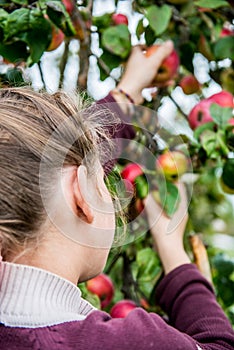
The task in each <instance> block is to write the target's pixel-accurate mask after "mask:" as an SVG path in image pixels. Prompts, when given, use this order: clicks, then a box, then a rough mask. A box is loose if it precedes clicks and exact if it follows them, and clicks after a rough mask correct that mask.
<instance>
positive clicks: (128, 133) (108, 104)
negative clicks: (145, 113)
mask: <svg viewBox="0 0 234 350" xmlns="http://www.w3.org/2000/svg"><path fill="white" fill-rule="evenodd" d="M96 104H97V105H98V106H99V107H100V106H104V107H105V108H108V109H109V110H110V111H111V112H112V113H114V114H115V115H116V117H117V118H119V119H120V124H119V127H118V128H113V130H111V127H110V126H108V129H109V132H110V134H111V136H112V137H113V138H123V139H129V140H130V139H133V138H134V136H135V131H134V129H133V127H132V125H131V120H130V117H129V116H128V115H127V114H125V113H124V112H123V111H122V109H121V108H120V104H119V103H117V102H116V100H115V99H114V97H113V96H112V95H111V94H108V95H107V96H106V97H105V98H103V99H101V100H99V101H97V102H96Z"/></svg>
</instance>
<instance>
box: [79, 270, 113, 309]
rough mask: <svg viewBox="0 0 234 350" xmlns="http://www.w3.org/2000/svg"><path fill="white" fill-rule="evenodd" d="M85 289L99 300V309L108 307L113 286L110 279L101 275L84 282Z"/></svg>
mask: <svg viewBox="0 0 234 350" xmlns="http://www.w3.org/2000/svg"><path fill="white" fill-rule="evenodd" d="M86 287H87V289H88V290H89V291H90V292H91V293H93V294H96V295H97V296H98V297H99V298H100V300H101V307H102V308H104V307H106V306H108V305H109V304H110V302H111V300H112V299H113V296H114V285H113V283H112V280H111V279H110V277H108V276H107V275H105V274H104V273H101V274H100V275H98V276H96V277H94V278H92V279H91V280H89V281H87V282H86Z"/></svg>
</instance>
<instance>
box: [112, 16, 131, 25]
mask: <svg viewBox="0 0 234 350" xmlns="http://www.w3.org/2000/svg"><path fill="white" fill-rule="evenodd" d="M111 19H112V21H113V23H114V24H115V25H117V26H118V25H119V24H126V25H128V17H127V16H125V15H123V14H122V13H114V14H113V15H112V17H111Z"/></svg>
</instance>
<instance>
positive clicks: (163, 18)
mask: <svg viewBox="0 0 234 350" xmlns="http://www.w3.org/2000/svg"><path fill="white" fill-rule="evenodd" d="M171 15H172V8H171V7H170V6H168V5H163V6H161V7H159V6H156V5H152V6H150V7H149V8H148V9H147V11H146V18H147V19H148V21H149V25H150V27H151V28H152V29H153V30H154V32H155V34H156V35H160V34H162V33H163V32H164V31H165V30H166V29H167V26H168V24H169V22H170V18H171Z"/></svg>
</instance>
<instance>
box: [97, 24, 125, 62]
mask: <svg viewBox="0 0 234 350" xmlns="http://www.w3.org/2000/svg"><path fill="white" fill-rule="evenodd" d="M101 43H102V46H103V47H104V48H105V49H106V50H108V51H109V52H110V53H113V54H115V55H117V56H119V57H121V58H123V59H125V58H127V57H128V55H129V54H130V51H131V36H130V33H129V30H128V27H127V26H126V25H125V24H120V25H118V26H116V27H110V28H107V29H105V30H104V31H103V35H102V41H101Z"/></svg>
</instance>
